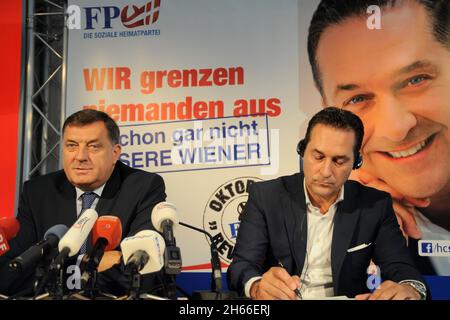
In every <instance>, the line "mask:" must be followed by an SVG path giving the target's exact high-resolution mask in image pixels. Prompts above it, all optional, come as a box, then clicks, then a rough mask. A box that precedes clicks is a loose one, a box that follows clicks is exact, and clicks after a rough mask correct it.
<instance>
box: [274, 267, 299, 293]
mask: <svg viewBox="0 0 450 320" xmlns="http://www.w3.org/2000/svg"><path fill="white" fill-rule="evenodd" d="M278 265H279V266H280V267H281V268H283V269H284V266H283V264H282V263H281V261H278ZM295 277H297V276H295ZM299 280H300V279H299ZM294 292H295V295H296V296H297V298H299V299H300V300H303V296H302V292H301V290H300V288H299V287H297V288H295V289H294Z"/></svg>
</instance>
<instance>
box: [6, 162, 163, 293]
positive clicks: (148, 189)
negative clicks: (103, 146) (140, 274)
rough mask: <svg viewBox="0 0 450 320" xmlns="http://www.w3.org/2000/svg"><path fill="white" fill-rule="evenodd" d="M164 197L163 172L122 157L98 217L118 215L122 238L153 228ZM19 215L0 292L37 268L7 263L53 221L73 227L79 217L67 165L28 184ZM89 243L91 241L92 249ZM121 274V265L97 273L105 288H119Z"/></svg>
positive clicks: (21, 283)
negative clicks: (16, 268) (16, 269)
mask: <svg viewBox="0 0 450 320" xmlns="http://www.w3.org/2000/svg"><path fill="white" fill-rule="evenodd" d="M165 199H166V194H165V186H164V181H163V179H162V178H161V177H160V176H159V175H157V174H154V173H148V172H145V171H142V170H137V169H133V168H130V167H128V166H126V165H125V164H123V163H122V162H120V161H118V162H117V163H116V165H115V168H114V170H113V173H112V174H111V177H110V178H109V180H108V181H107V182H106V185H105V187H104V189H103V193H102V195H101V197H100V199H99V201H98V203H97V206H96V208H95V210H96V211H97V213H98V215H99V216H102V215H114V216H117V217H119V218H120V221H121V223H122V238H125V237H127V236H131V235H134V234H136V233H137V232H139V231H141V230H144V229H152V230H154V227H153V225H152V223H151V217H150V214H151V211H152V209H153V207H154V205H155V204H157V203H158V202H161V201H164V200H165ZM17 219H18V220H19V223H20V231H19V233H18V234H17V236H16V237H15V238H14V239H13V240H12V241H10V243H9V244H10V247H11V249H10V251H9V252H8V253H7V254H6V255H4V256H3V257H0V292H4V293H7V294H12V293H14V292H17V291H18V290H23V289H24V288H26V287H29V286H30V281H31V279H32V278H33V273H34V269H33V270H27V271H26V272H23V273H22V274H20V275H16V274H13V273H11V272H9V271H8V268H7V264H8V262H9V261H10V260H11V259H13V258H15V257H16V256H18V255H20V254H21V253H22V252H24V251H25V250H27V249H28V248H29V247H30V246H32V245H34V244H36V243H37V242H39V241H40V240H42V239H43V237H44V234H45V232H46V231H47V230H48V229H49V228H51V227H52V226H54V225H56V224H64V225H66V226H67V227H68V228H70V227H71V226H72V225H73V223H74V222H75V221H76V220H77V212H76V190H75V187H74V186H73V185H72V184H71V183H70V182H69V181H68V180H67V177H66V175H65V173H64V171H63V170H60V171H57V172H54V173H50V174H47V175H45V176H41V177H37V178H33V179H31V180H29V181H27V182H25V183H24V185H23V190H22V193H21V197H20V202H19V212H18V215H17ZM91 247H92V243H90V241H89V242H88V251H89V249H90V248H91ZM118 249H120V248H118ZM121 276H122V272H121V268H120V267H117V268H113V269H111V270H110V271H108V272H105V273H104V275H103V278H102V277H99V278H101V279H99V283H103V285H104V287H105V288H106V289H105V290H108V288H109V289H111V290H108V291H117V290H119V289H118V288H115V285H114V282H117V281H120V279H119V278H120V277H121ZM122 281H123V282H127V281H128V280H126V279H122ZM123 285H126V284H123ZM149 285H150V284H149Z"/></svg>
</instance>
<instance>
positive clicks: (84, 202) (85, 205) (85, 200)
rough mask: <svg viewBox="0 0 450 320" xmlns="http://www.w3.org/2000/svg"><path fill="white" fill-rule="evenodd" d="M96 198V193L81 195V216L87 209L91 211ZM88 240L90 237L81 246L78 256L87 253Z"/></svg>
mask: <svg viewBox="0 0 450 320" xmlns="http://www.w3.org/2000/svg"><path fill="white" fill-rule="evenodd" d="M96 197H97V195H96V194H95V193H94V192H85V193H83V194H82V195H81V212H80V215H82V214H83V212H84V211H86V210H87V209H89V208H90V207H91V206H92V204H93V203H94V200H95V198H96ZM80 215H79V216H80ZM88 239H89V237H87V239H86V241H84V243H83V244H82V245H81V248H80V252H79V253H78V254H85V253H86V248H87V242H88Z"/></svg>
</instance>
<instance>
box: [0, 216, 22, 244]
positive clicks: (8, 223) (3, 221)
mask: <svg viewBox="0 0 450 320" xmlns="http://www.w3.org/2000/svg"><path fill="white" fill-rule="evenodd" d="M0 228H1V229H2V230H3V233H4V236H5V238H6V240H11V239H12V238H14V237H15V236H16V235H17V233H18V232H19V230H20V224H19V221H17V219H16V218H15V217H0Z"/></svg>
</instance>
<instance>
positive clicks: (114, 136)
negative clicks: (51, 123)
mask: <svg viewBox="0 0 450 320" xmlns="http://www.w3.org/2000/svg"><path fill="white" fill-rule="evenodd" d="M97 121H101V122H103V123H104V124H105V127H106V129H107V130H108V136H109V139H110V140H111V142H112V143H113V144H118V143H119V137H120V130H119V127H118V126H117V124H116V122H115V121H114V120H113V119H112V118H111V117H110V116H109V115H108V114H106V113H104V112H102V111H98V110H93V109H84V110H80V111H78V112H75V113H74V114H72V115H71V116H69V117H68V118H67V119H66V121H64V125H63V128H62V132H63V134H64V131H65V129H66V127H67V126H79V127H81V126H85V125H88V124H91V123H94V122H97Z"/></svg>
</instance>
